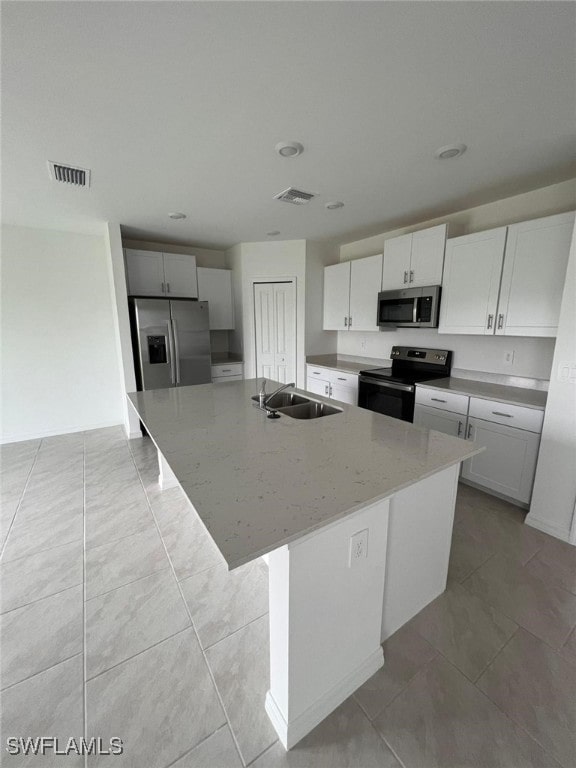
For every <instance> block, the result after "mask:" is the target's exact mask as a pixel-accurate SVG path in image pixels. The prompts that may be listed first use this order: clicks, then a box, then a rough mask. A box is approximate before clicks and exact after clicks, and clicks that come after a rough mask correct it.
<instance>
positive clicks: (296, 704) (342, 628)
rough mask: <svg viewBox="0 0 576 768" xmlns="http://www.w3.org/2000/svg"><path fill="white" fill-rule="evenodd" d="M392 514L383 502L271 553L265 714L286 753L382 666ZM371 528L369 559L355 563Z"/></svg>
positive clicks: (386, 503)
mask: <svg viewBox="0 0 576 768" xmlns="http://www.w3.org/2000/svg"><path fill="white" fill-rule="evenodd" d="M388 511H389V500H388V499H385V500H383V501H379V502H377V503H375V504H372V505H370V506H368V507H366V508H364V509H362V510H359V511H358V512H356V513H354V514H352V515H350V516H349V517H347V518H344V519H343V520H339V521H337V522H335V523H333V524H331V525H328V526H326V527H325V528H322V529H321V530H319V531H317V532H315V533H313V534H310V535H308V536H306V537H304V538H303V539H301V540H299V541H297V542H294V543H293V544H289V545H287V546H284V547H281V548H279V549H277V550H275V551H273V552H271V553H270V556H269V583H270V662H271V664H270V691H269V692H268V695H267V697H266V711H267V712H268V715H269V716H270V719H271V721H272V723H273V725H274V727H275V728H276V731H277V732H278V735H279V737H280V740H281V742H282V744H283V745H284V747H285V748H287V749H290V748H291V747H292V746H294V745H295V744H296V743H297V742H298V741H300V740H301V739H302V738H303V737H304V736H305V735H306V734H307V733H309V732H310V731H311V730H312V729H313V728H315V727H316V725H318V723H320V722H321V721H322V720H323V719H324V718H325V717H327V716H328V715H329V714H330V713H331V712H332V711H333V710H334V709H336V707H338V706H339V705H340V704H341V703H342V702H343V701H344V700H345V699H346V698H348V696H350V695H351V694H352V693H353V692H354V691H355V690H356V689H357V688H358V687H359V686H360V685H362V684H363V683H364V682H365V681H366V680H367V679H368V678H369V677H371V676H372V675H373V674H374V672H376V671H377V670H378V669H379V668H380V667H381V666H382V664H383V653H382V647H381V644H380V631H381V626H382V604H383V596H384V578H385V569H386V550H387V535H388ZM366 530H367V531H368V537H367V548H366V549H365V551H366V554H367V556H366V557H358V558H353V559H352V560H351V559H350V552H351V538H352V537H353V536H354V535H355V534H357V533H359V532H362V531H366ZM359 551H360V552H362V551H364V544H363V543H360V550H359ZM350 563H352V565H350Z"/></svg>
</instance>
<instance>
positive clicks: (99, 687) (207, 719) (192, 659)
mask: <svg viewBox="0 0 576 768" xmlns="http://www.w3.org/2000/svg"><path fill="white" fill-rule="evenodd" d="M86 696H87V717H88V736H102V738H104V739H109V738H110V737H111V736H119V737H120V738H121V739H122V740H123V742H124V754H123V755H121V756H116V757H114V759H113V760H114V765H115V766H119V767H122V768H126V766H130V768H143V767H144V766H153V767H154V768H164V766H167V765H169V764H170V763H172V762H174V761H175V760H176V759H178V758H180V757H181V756H182V755H184V754H185V753H186V752H188V751H189V750H191V749H192V748H193V747H195V746H196V745H197V744H198V743H199V742H200V741H202V740H203V739H205V738H206V737H207V736H209V735H210V734H212V733H213V732H214V731H215V730H217V729H218V728H220V727H221V726H222V725H224V723H225V718H224V714H223V712H222V708H221V706H220V704H219V702H218V697H217V695H216V691H215V689H214V684H213V683H212V679H211V678H210V674H209V672H208V669H207V667H206V663H205V661H204V658H203V655H202V651H201V650H200V647H199V645H198V641H197V639H196V636H195V634H194V630H193V629H189V630H184V631H183V632H180V633H179V634H178V635H174V636H173V637H171V638H169V639H168V640H165V641H164V642H162V643H160V644H159V645H155V646H154V647H153V648H149V649H148V650H147V651H144V653H141V654H139V655H138V656H134V657H133V658H131V659H129V660H128V661H125V662H123V663H122V664H120V665H119V666H117V667H114V669H111V670H108V671H107V672H104V673H103V674H102V675H99V676H98V677H95V678H94V679H93V680H90V681H88V683H87V686H86ZM111 760H112V758H110V757H106V756H96V757H93V758H90V759H89V760H88V765H89V766H93V765H105V766H109V765H110V764H111Z"/></svg>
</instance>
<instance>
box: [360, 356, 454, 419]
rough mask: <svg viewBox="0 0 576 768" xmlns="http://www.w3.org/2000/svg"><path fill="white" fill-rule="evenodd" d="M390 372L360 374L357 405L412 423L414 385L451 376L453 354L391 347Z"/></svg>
mask: <svg viewBox="0 0 576 768" xmlns="http://www.w3.org/2000/svg"><path fill="white" fill-rule="evenodd" d="M390 357H391V358H392V367H391V368H372V369H369V370H365V371H360V376H359V385H358V405H359V406H360V407H361V408H367V409H368V410H370V411H376V412H377V413H383V414H384V415H385V416H393V417H394V418H395V419H402V420H403V421H412V419H413V416H414V398H415V396H416V386H415V385H416V383H417V382H419V381H428V380H429V379H440V378H444V377H445V376H450V368H451V367H452V352H450V350H447V349H423V348H422V347H392V352H391V353H390Z"/></svg>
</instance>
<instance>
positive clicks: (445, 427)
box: [414, 404, 466, 437]
mask: <svg viewBox="0 0 576 768" xmlns="http://www.w3.org/2000/svg"><path fill="white" fill-rule="evenodd" d="M414 424H416V425H417V426H419V427H424V428H425V429H435V430H436V431H437V432H443V433H444V434H445V435H452V436H453V437H464V435H465V434H466V416H463V415H462V414H459V413H451V412H450V411H441V410H440V409H439V408H430V407H429V406H427V405H418V404H417V405H416V407H415V408H414Z"/></svg>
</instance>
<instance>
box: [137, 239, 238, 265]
mask: <svg viewBox="0 0 576 768" xmlns="http://www.w3.org/2000/svg"><path fill="white" fill-rule="evenodd" d="M122 245H123V246H124V248H135V249H136V250H139V251H161V252H162V253H186V254H191V255H192V256H196V265H197V266H198V267H214V269H225V268H226V251H218V250H216V249H213V248H197V247H196V246H195V245H173V244H170V243H161V242H158V241H154V240H129V239H127V238H123V239H122Z"/></svg>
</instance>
